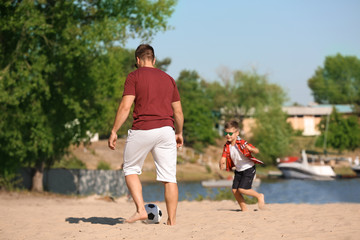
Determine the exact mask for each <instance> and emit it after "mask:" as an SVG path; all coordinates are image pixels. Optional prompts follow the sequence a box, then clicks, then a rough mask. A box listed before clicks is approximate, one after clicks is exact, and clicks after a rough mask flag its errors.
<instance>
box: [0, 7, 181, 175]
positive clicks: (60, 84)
mask: <svg viewBox="0 0 360 240" xmlns="http://www.w3.org/2000/svg"><path fill="white" fill-rule="evenodd" d="M175 3H176V1H174V0H163V1H151V0H142V1H125V0H114V1H105V0H104V1H75V0H73V1H11V0H5V1H2V2H1V3H0V112H1V119H0V159H1V160H2V161H1V163H0V175H4V173H5V170H11V171H15V169H16V168H18V167H19V166H22V165H26V166H34V165H36V166H41V165H42V163H46V165H51V164H52V163H53V162H54V161H56V160H58V159H60V158H61V156H62V155H63V154H64V153H65V151H66V149H67V148H68V146H69V145H70V144H72V143H77V144H79V143H80V142H82V141H87V140H89V138H90V136H89V132H92V133H95V132H98V131H100V132H101V131H105V130H104V129H105V128H106V126H109V122H110V121H112V120H113V119H112V120H110V117H109V116H110V115H112V116H114V113H115V109H116V107H117V101H116V100H118V99H119V97H120V92H121V90H122V88H121V85H122V83H123V82H124V80H125V75H124V72H126V73H128V72H129V70H130V69H131V65H130V64H129V60H128V59H129V56H130V54H129V52H127V51H126V50H123V49H121V48H120V47H118V48H114V47H113V46H114V44H115V43H117V44H124V43H125V42H126V40H127V39H129V38H130V37H135V36H138V37H140V38H141V39H143V40H144V41H146V40H150V39H152V37H153V35H154V34H155V33H157V32H158V31H165V30H168V29H169V26H168V25H167V19H168V18H169V17H170V16H171V14H172V13H173V11H174V10H173V7H174V5H175ZM123 70H124V71H123ZM109 102H111V103H113V104H114V105H112V104H109Z"/></svg>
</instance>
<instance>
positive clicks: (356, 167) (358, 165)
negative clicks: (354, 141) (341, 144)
mask: <svg viewBox="0 0 360 240" xmlns="http://www.w3.org/2000/svg"><path fill="white" fill-rule="evenodd" d="M351 169H352V170H353V171H354V172H355V173H356V176H357V177H360V162H359V157H356V158H355V161H354V164H353V165H351Z"/></svg>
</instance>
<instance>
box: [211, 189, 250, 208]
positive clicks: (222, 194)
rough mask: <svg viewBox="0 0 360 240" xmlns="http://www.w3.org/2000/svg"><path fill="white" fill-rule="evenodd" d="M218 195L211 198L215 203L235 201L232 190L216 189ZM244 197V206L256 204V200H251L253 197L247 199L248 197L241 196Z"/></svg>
mask: <svg viewBox="0 0 360 240" xmlns="http://www.w3.org/2000/svg"><path fill="white" fill-rule="evenodd" d="M218 191H219V193H217V194H216V195H215V197H214V198H213V199H214V200H216V201H221V200H233V201H235V197H234V194H233V192H232V189H230V188H223V189H221V188H219V189H218ZM243 197H244V200H245V203H246V204H255V203H257V199H256V198H253V197H249V196H246V195H243Z"/></svg>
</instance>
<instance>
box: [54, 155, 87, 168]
mask: <svg viewBox="0 0 360 240" xmlns="http://www.w3.org/2000/svg"><path fill="white" fill-rule="evenodd" d="M52 168H65V169H87V167H86V164H85V163H83V162H82V161H81V160H80V159H78V158H76V157H70V158H62V159H61V160H60V161H57V162H55V163H54V165H53V166H52Z"/></svg>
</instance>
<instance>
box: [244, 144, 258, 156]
mask: <svg viewBox="0 0 360 240" xmlns="http://www.w3.org/2000/svg"><path fill="white" fill-rule="evenodd" d="M246 148H247V149H248V150H249V151H250V152H252V153H255V154H258V153H259V152H260V151H259V149H257V148H256V147H254V146H252V145H251V146H250V144H246Z"/></svg>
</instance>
